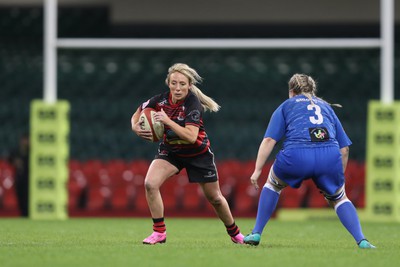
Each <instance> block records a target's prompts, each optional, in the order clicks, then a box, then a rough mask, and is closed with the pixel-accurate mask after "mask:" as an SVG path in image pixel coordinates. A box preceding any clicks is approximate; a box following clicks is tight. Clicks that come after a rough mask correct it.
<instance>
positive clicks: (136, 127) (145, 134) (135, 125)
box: [131, 106, 153, 141]
mask: <svg viewBox="0 0 400 267" xmlns="http://www.w3.org/2000/svg"><path fill="white" fill-rule="evenodd" d="M141 111H142V109H141V107H140V106H139V107H138V108H137V109H136V111H135V113H133V115H132V118H131V128H132V131H133V132H134V133H136V135H137V136H139V137H141V138H144V139H146V140H150V141H151V140H152V138H153V135H152V133H151V131H146V130H143V129H142V123H143V122H141V121H139V117H140V112H141Z"/></svg>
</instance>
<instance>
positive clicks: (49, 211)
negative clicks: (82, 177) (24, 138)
mask: <svg viewBox="0 0 400 267" xmlns="http://www.w3.org/2000/svg"><path fill="white" fill-rule="evenodd" d="M69 110H70V105H69V103H68V102H67V101H57V102H56V103H54V104H49V103H45V102H43V101H41V100H33V101H32V103H31V121H30V143H31V151H30V174H29V176H30V191H29V193H30V197H29V214H30V217H31V218H32V219H66V218H68V210H67V204H68V190H67V182H68V160H69V141H68V136H69V131H70V127H69Z"/></svg>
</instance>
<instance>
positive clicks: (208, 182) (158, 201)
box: [131, 63, 243, 244]
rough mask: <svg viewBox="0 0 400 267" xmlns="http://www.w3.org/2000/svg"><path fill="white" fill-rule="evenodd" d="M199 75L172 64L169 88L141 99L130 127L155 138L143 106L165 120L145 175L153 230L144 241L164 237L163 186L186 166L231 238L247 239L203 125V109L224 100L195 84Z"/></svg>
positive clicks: (162, 240) (215, 106)
mask: <svg viewBox="0 0 400 267" xmlns="http://www.w3.org/2000/svg"><path fill="white" fill-rule="evenodd" d="M201 80H202V78H201V77H200V76H199V74H197V72H196V70H194V69H192V68H190V67H189V66H188V65H186V64H182V63H177V64H174V65H173V66H171V67H170V68H169V69H168V75H167V79H166V81H165V83H166V84H167V86H168V87H169V91H166V92H164V93H162V94H159V95H156V96H154V97H152V98H150V99H149V100H148V101H146V102H145V103H143V104H142V105H140V106H139V107H138V109H137V110H136V112H135V113H134V114H133V116H132V120H131V124H132V130H133V131H134V132H135V133H136V134H137V135H138V136H140V137H142V138H144V139H148V140H151V132H150V131H145V130H142V129H141V127H140V124H141V122H140V121H139V117H140V112H141V111H142V110H143V109H144V108H149V107H150V108H153V109H155V110H157V111H158V112H157V113H156V115H155V120H156V121H160V122H162V123H163V124H164V138H163V140H162V142H160V145H159V149H158V153H157V154H156V156H155V159H154V160H153V162H152V163H151V164H150V167H149V170H148V171H147V175H146V178H145V189H146V199H147V204H148V206H149V209H150V213H151V216H152V219H153V233H152V234H151V235H150V236H149V237H147V238H145V239H144V240H143V243H144V244H157V243H165V241H166V239H167V233H166V227H165V223H164V205H163V201H162V198H161V194H160V187H161V186H162V184H163V183H164V182H165V181H166V180H167V179H168V178H170V177H171V176H173V175H175V174H177V173H179V172H180V171H181V170H182V169H183V168H186V171H187V174H188V177H189V182H191V183H198V184H199V185H200V187H201V189H202V190H203V192H204V195H205V196H206V198H207V200H208V201H209V202H210V203H211V205H212V206H213V207H214V210H215V211H216V213H217V215H218V217H219V218H220V219H221V221H222V222H223V223H224V225H225V227H226V230H227V232H228V234H229V235H230V237H231V240H232V241H233V242H234V243H239V244H243V235H242V234H241V233H240V230H239V227H238V226H237V225H236V224H235V221H234V219H233V217H232V214H231V211H230V209H229V205H228V202H227V201H226V199H225V197H224V196H223V195H222V193H221V190H220V187H219V183H218V173H217V168H216V166H215V162H214V154H213V152H212V150H211V147H210V140H209V139H208V136H207V133H206V131H205V128H204V125H203V118H202V114H203V111H207V110H209V111H214V112H217V111H218V110H219V108H220V106H219V105H218V104H217V103H216V102H215V101H214V100H213V99H212V98H210V97H208V96H206V95H205V94H204V93H202V92H201V90H200V89H199V88H197V87H196V84H197V83H199V82H201Z"/></svg>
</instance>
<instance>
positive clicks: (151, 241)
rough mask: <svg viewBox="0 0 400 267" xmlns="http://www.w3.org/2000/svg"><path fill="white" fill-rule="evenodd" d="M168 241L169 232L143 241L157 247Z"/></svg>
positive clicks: (154, 234)
mask: <svg viewBox="0 0 400 267" xmlns="http://www.w3.org/2000/svg"><path fill="white" fill-rule="evenodd" d="M242 240H243V239H242ZM166 241H167V232H164V233H159V232H153V233H152V234H151V235H150V236H148V237H147V238H145V239H144V240H143V244H146V245H155V244H157V243H160V244H162V243H165V242H166Z"/></svg>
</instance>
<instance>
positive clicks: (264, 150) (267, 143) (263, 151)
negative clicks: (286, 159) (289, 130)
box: [250, 137, 276, 189]
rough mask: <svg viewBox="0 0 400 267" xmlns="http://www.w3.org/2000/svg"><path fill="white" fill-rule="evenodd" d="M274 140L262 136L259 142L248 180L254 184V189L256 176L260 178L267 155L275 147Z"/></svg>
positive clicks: (256, 183)
mask: <svg viewBox="0 0 400 267" xmlns="http://www.w3.org/2000/svg"><path fill="white" fill-rule="evenodd" d="M275 144H276V140H274V139H272V138H271V137H267V138H264V139H263V140H262V142H261V144H260V147H259V149H258V154H257V160H256V166H255V169H254V172H253V174H252V175H251V177H250V182H251V183H252V184H253V185H254V187H255V188H256V189H258V188H259V186H258V178H260V175H261V172H262V169H263V167H264V165H265V162H266V161H267V159H268V157H269V155H270V154H271V152H272V149H273V148H274V147H275Z"/></svg>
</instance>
